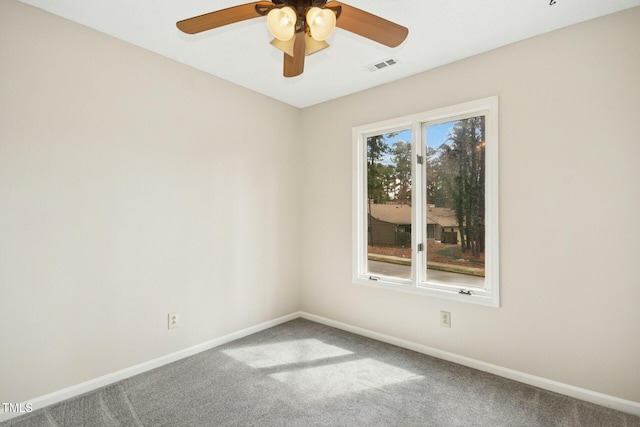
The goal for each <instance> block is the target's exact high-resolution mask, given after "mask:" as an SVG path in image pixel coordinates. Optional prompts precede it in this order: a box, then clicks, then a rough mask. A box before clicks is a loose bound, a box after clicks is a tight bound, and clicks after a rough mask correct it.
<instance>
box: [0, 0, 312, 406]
mask: <svg viewBox="0 0 640 427" xmlns="http://www.w3.org/2000/svg"><path fill="white" fill-rule="evenodd" d="M265 111H268V112H269V114H268V115H266V114H264V113H265ZM300 115H301V113H300V110H298V109H295V108H293V107H289V106H287V105H285V104H282V103H280V102H277V101H274V100H271V99H269V98H266V97H264V96H262V95H258V94H256V93H253V92H250V91H248V90H245V89H242V88H239V87H237V86H234V85H231V84H229V83H226V82H224V81H222V80H219V79H216V78H213V77H211V76H209V75H206V74H204V73H201V72H199V71H196V70H193V69H191V68H188V67H185V66H183V65H180V64H178V63H175V62H173V61H170V60H168V59H165V58H162V57H160V56H158V55H155V54H152V53H149V52H146V51H144V50H142V49H139V48H137V47H134V46H132V45H129V44H126V43H123V42H120V41H118V40H116V39H113V38H111V37H108V36H105V35H102V34H100V33H98V32H96V31H93V30H89V29H88V28H85V27H82V26H80V25H77V24H74V23H71V22H69V21H65V20H63V19H60V18H57V17H54V16H53V15H49V14H47V13H45V12H42V11H39V10H37V9H34V8H31V7H28V6H25V5H22V4H19V3H17V2H14V1H2V2H0V294H1V295H0V402H20V401H23V400H26V399H30V398H34V397H38V396H40V395H43V394H45V393H49V392H53V391H56V390H59V389H62V388H64V387H67V386H70V385H74V384H78V383H81V382H83V381H87V380H90V379H94V378H96V377H99V376H101V375H105V374H108V373H112V372H114V371H117V370H120V369H123V368H127V367H130V366H133V365H135V364H138V363H142V362H146V361H149V360H151V359H153V358H156V357H159V356H162V355H166V354H169V353H171V352H174V351H177V350H179V349H184V348H187V347H190V346H193V345H195V344H200V343H203V342H206V341H207V340H211V339H213V338H215V337H219V336H222V335H225V334H228V333H230V332H234V331H238V330H240V329H243V328H246V327H248V326H253V325H256V324H258V323H261V322H264V321H267V320H271V319H274V318H277V317H280V316H283V315H286V314H290V313H293V312H295V311H297V310H298V309H299V303H298V301H299V299H298V279H299V277H300V270H299V265H300V261H299V259H298V254H299V251H298V250H296V248H295V245H296V244H297V242H298V237H299V228H300V211H299V202H300V200H299V194H300V189H301V185H300V183H299V182H300V180H299V175H300V172H301V168H300V156H301V150H300V148H299V142H298V140H297V138H296V135H297V134H299V128H298V127H297V125H296V124H297V123H299V122H300V120H299V119H300ZM272 117H279V118H282V120H284V121H285V122H286V123H289V124H291V125H290V126H289V127H283V126H280V125H279V124H278V123H276V122H275V121H274V120H272V119H271V118H272ZM282 254H286V256H282ZM174 310H178V311H180V314H181V322H182V324H181V326H180V327H179V328H178V329H175V330H171V331H168V330H167V326H166V322H167V320H166V316H167V313H168V312H170V311H174Z"/></svg>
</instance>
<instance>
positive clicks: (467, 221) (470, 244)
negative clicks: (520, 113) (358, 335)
mask: <svg viewBox="0 0 640 427" xmlns="http://www.w3.org/2000/svg"><path fill="white" fill-rule="evenodd" d="M497 130H498V100H497V97H492V98H486V99H482V100H478V101H473V102H469V103H465V104H460V105H456V106H451V107H446V108H442V109H438V110H433V111H429V112H425V113H421V114H417V115H413V116H409V117H403V118H399V119H393V120H388V121H385V122H380V123H375V124H372V125H366V126H360V127H358V128H355V129H354V142H355V143H354V162H355V163H354V263H353V266H354V276H353V278H354V282H356V283H364V284H373V285H377V286H378V285H379V286H391V287H394V288H397V289H402V290H408V291H411V292H416V293H421V294H425V295H433V296H439V297H444V298H449V299H456V300H461V301H467V302H472V303H478V304H484V305H489V306H496V307H497V306H498V305H499V303H498V301H499V292H498V259H499V258H498V179H497V178H498V162H497V161H498V138H497ZM398 135H402V137H399V136H398ZM400 140H401V141H403V142H409V141H410V147H407V146H403V147H399V148H401V149H402V150H401V151H402V153H408V155H409V157H410V159H411V165H410V167H408V166H407V165H406V163H404V161H403V160H404V159H406V157H407V156H397V155H396V156H395V157H394V160H392V159H391V154H390V152H391V148H392V147H394V144H395V143H396V142H397V141H400ZM376 144H377V145H376ZM380 144H384V145H385V146H386V147H387V148H384V147H382V148H381V145H380ZM376 150H377V151H378V153H376ZM372 151H373V152H372ZM382 152H384V154H381V153H382ZM396 154H398V153H397V152H396ZM379 165H386V166H389V169H388V170H387V172H389V171H391V172H393V173H391V175H390V176H391V178H389V179H388V180H387V181H384V182H387V183H388V184H389V185H387V187H384V186H382V185H380V183H381V182H383V181H381V180H380V178H379V176H378V175H376V174H378V172H380V170H381V169H383V167H382V166H379ZM400 172H402V174H399V173H400ZM409 182H410V190H411V191H410V194H407V193H406V191H404V190H406V187H407V183H409ZM394 185H395V186H396V187H395V188H394V189H390V188H391V187H393V186H394ZM398 186H400V187H398ZM447 186H448V188H447ZM383 187H384V189H382V192H380V191H381V190H380V189H381V188H383ZM462 205H465V206H466V207H465V209H462V208H461V206H462ZM406 208H409V209H410V211H411V223H410V224H406V222H408V221H407V220H406V218H407V217H408V212H407V211H404V212H403V213H402V215H400V217H401V218H402V220H401V221H400V220H398V215H396V216H395V217H394V216H392V214H393V212H392V213H388V212H387V214H386V218H387V219H391V220H389V221H387V223H388V224H391V225H388V224H387V227H388V228H389V233H390V234H389V235H388V236H393V240H390V239H391V237H389V238H388V239H387V240H386V241H385V243H386V244H387V245H389V246H391V247H392V248H393V250H399V249H400V250H402V251H404V252H399V253H403V254H404V255H405V257H404V258H405V259H406V258H407V255H409V254H410V260H409V259H406V261H405V259H402V258H401V259H399V260H396V261H399V262H401V263H403V264H405V266H404V267H403V268H404V270H402V269H401V268H400V267H398V266H396V265H394V263H392V262H388V260H385V262H382V264H381V263H380V260H379V259H376V258H377V256H378V255H381V254H377V253H376V252H380V250H379V249H378V248H375V246H376V243H377V242H378V237H376V232H378V235H380V224H379V222H377V221H380V220H381V219H384V217H385V214H384V213H383V212H382V211H385V210H386V211H389V210H391V209H393V210H395V213H399V212H400V211H399V210H400V209H406ZM372 221H373V222H372ZM372 223H373V226H374V228H373V236H372V235H371V231H372V229H371V224H372ZM376 226H378V229H376V228H375V227H376ZM402 236H404V238H403V237H402ZM409 238H410V242H409V241H408V239H409ZM462 242H464V248H463V247H462ZM407 243H410V246H411V249H407V248H406V245H407ZM436 243H437V245H436ZM403 245H405V248H402V246H403ZM463 249H464V251H463ZM388 252H392V251H388ZM382 255H384V254H382ZM390 256H393V255H390ZM463 260H464V261H463ZM383 267H384V268H383ZM400 271H401V272H400Z"/></svg>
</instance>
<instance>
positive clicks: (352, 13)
mask: <svg viewBox="0 0 640 427" xmlns="http://www.w3.org/2000/svg"><path fill="white" fill-rule="evenodd" d="M260 16H266V17H267V26H268V28H269V31H271V33H272V34H273V35H274V37H275V38H274V39H273V41H272V42H271V44H272V45H273V46H275V47H277V48H278V49H280V50H282V51H283V52H284V72H283V74H284V76H285V77H295V76H298V75H300V74H302V72H303V71H304V58H305V56H306V55H311V54H313V53H316V52H318V51H320V50H322V49H325V48H326V47H328V46H329V44H328V43H327V42H326V41H325V40H326V38H327V37H329V35H330V34H331V32H332V31H333V29H334V28H335V27H339V28H342V29H344V30H347V31H350V32H352V33H355V34H358V35H360V36H363V37H366V38H368V39H370V40H373V41H375V42H378V43H381V44H383V45H385V46H389V47H396V46H398V45H399V44H400V43H402V42H403V41H404V40H405V39H406V37H407V35H408V33H409V30H408V29H407V28H405V27H403V26H401V25H398V24H396V23H393V22H391V21H388V20H386V19H384V18H381V17H379V16H376V15H373V14H371V13H368V12H365V11H363V10H360V9H357V8H355V7H352V6H349V5H347V4H345V3H342V2H338V1H330V0H329V1H327V0H273V1H257V2H252V3H246V4H242V5H239V6H232V7H229V8H226V9H222V10H218V11H215V12H210V13H206V14H204V15H199V16H195V17H193V18H188V19H184V20H182V21H179V22H177V23H176V26H177V27H178V29H180V31H182V32H185V33H187V34H196V33H199V32H202V31H207V30H211V29H214V28H218V27H222V26H224V25H229V24H233V23H235V22H240V21H244V20H247V19H252V18H258V17H260Z"/></svg>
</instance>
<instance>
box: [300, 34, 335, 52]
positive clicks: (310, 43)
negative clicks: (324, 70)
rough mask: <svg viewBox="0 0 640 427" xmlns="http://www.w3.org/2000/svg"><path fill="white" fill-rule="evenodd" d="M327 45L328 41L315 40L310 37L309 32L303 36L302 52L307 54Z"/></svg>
mask: <svg viewBox="0 0 640 427" xmlns="http://www.w3.org/2000/svg"><path fill="white" fill-rule="evenodd" d="M328 47H329V43H327V42H326V41H324V40H316V39H314V38H313V37H311V34H305V36H304V54H305V55H307V56H309V55H312V54H314V53H316V52H320V51H321V50H322V49H326V48H328Z"/></svg>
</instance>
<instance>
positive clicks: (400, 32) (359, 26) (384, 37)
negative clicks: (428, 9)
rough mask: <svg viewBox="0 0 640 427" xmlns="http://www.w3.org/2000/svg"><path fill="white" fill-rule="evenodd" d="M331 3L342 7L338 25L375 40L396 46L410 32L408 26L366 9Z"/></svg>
mask: <svg viewBox="0 0 640 427" xmlns="http://www.w3.org/2000/svg"><path fill="white" fill-rule="evenodd" d="M329 4H330V5H332V6H333V7H336V6H340V7H341V13H340V16H339V17H338V21H337V22H336V26H337V27H339V28H342V29H344V30H347V31H351V32H352V33H355V34H358V35H360V36H362V37H366V38H368V39H370V40H373V41H374V42H378V43H382V44H383V45H385V46H389V47H396V46H398V45H399V44H400V43H402V42H403V41H404V39H406V38H407V35H408V34H409V29H407V28H406V27H403V26H402V25H398V24H396V23H394V22H391V21H387V20H386V19H383V18H380V17H379V16H376V15H373V14H371V13H369V12H365V11H364V10H360V9H357V8H355V7H353V6H349V5H348V4H344V3H341V2H337V1H332V2H331V3H329ZM329 4H328V5H329ZM328 5H327V6H328Z"/></svg>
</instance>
